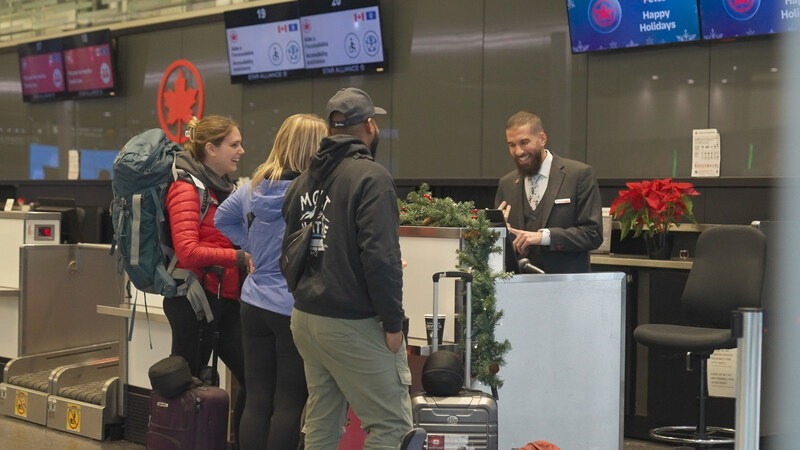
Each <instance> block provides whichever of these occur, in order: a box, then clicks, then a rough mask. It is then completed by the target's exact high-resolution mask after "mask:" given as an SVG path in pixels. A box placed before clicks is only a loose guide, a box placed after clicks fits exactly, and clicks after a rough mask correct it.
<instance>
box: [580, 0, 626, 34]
mask: <svg viewBox="0 0 800 450" xmlns="http://www.w3.org/2000/svg"><path fill="white" fill-rule="evenodd" d="M588 13H589V24H590V25H591V26H592V28H594V30H595V31H597V32H599V33H603V34H608V33H611V32H613V31H614V30H616V29H617V27H618V26H619V24H620V23H621V22H622V7H621V6H620V4H619V1H617V0H593V1H591V2H589V11H588Z"/></svg>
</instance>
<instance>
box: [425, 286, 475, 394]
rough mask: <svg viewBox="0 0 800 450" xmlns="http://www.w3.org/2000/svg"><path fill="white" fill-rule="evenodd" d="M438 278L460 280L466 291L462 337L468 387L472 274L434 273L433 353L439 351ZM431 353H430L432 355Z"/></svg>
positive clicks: (465, 380) (465, 378)
mask: <svg viewBox="0 0 800 450" xmlns="http://www.w3.org/2000/svg"><path fill="white" fill-rule="evenodd" d="M439 278H461V279H462V280H463V281H464V282H465V287H464V289H465V290H466V291H467V305H466V316H467V317H466V320H464V322H466V331H465V333H464V334H465V337H464V387H465V388H469V387H470V381H471V378H472V375H471V373H470V372H471V367H470V365H471V363H472V274H471V273H469V272H436V273H434V274H433V320H434V322H433V329H432V330H431V332H432V333H433V335H432V337H433V352H436V351H438V350H439V326H438V323H437V322H438V320H439ZM433 352H431V353H433Z"/></svg>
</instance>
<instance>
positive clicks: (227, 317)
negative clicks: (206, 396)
mask: <svg viewBox="0 0 800 450" xmlns="http://www.w3.org/2000/svg"><path fill="white" fill-rule="evenodd" d="M206 297H207V298H208V303H209V305H210V306H211V311H212V312H213V314H214V321H213V322H211V323H208V322H206V321H205V320H202V321H199V320H197V316H196V315H195V313H194V310H192V306H191V305H190V304H189V300H188V299H187V298H186V297H172V298H165V299H164V314H165V315H166V316H167V320H168V321H169V326H170V328H171V329H172V355H178V356H183V357H184V358H185V359H186V361H187V362H188V363H189V367H190V368H191V369H192V375H194V376H195V377H197V376H198V375H199V373H200V369H202V368H203V367H204V366H206V365H207V364H208V359H209V358H210V357H211V351H212V348H213V345H214V331H215V330H216V331H219V343H218V348H219V355H218V356H219V359H221V360H222V361H223V362H224V363H225V365H226V366H228V369H230V371H231V373H233V376H234V377H236V381H238V382H239V391H238V393H237V396H236V400H235V405H234V410H233V429H234V433H235V434H236V436H237V437H238V436H239V424H240V422H241V420H242V413H243V411H244V407H245V395H246V390H245V372H244V350H243V348H242V323H241V320H240V318H239V307H240V302H239V300H226V299H218V298H217V296H216V295H212V294H209V293H208V292H206ZM237 440H238V439H237Z"/></svg>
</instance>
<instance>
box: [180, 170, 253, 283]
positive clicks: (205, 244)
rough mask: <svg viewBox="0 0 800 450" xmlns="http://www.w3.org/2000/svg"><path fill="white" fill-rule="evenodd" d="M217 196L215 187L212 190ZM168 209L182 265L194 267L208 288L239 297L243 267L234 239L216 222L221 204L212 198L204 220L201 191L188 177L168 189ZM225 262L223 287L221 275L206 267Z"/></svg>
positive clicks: (213, 195) (188, 267)
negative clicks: (241, 266) (227, 235)
mask: <svg viewBox="0 0 800 450" xmlns="http://www.w3.org/2000/svg"><path fill="white" fill-rule="evenodd" d="M209 192H210V193H211V196H212V197H213V198H214V199H215V200H216V195H215V194H214V192H213V191H209ZM166 203H167V212H168V214H169V226H170V232H171V234H172V245H173V247H174V248H175V254H176V255H178V267H183V268H187V269H190V270H191V271H192V272H194V273H195V275H197V278H198V279H199V280H202V283H203V287H204V288H205V290H206V291H208V292H210V293H212V294H214V295H219V296H220V297H222V298H226V299H239V294H240V291H239V286H240V285H239V268H238V267H237V265H236V258H237V250H236V249H235V248H234V247H233V243H232V242H231V241H230V239H228V238H227V237H225V235H223V234H222V233H220V232H219V230H217V228H216V227H215V226H214V214H215V213H216V212H217V205H216V204H214V202H212V203H211V204H210V205H209V206H208V212H207V213H206V216H205V217H204V218H203V223H199V222H200V195H199V193H198V192H197V188H195V187H194V185H193V184H191V183H189V182H187V181H181V180H178V181H176V182H174V183H172V184H171V185H170V187H169V191H167V199H166ZM209 266H221V267H223V268H224V269H225V271H224V273H223V276H222V286H221V289H220V281H219V275H218V273H217V272H216V271H214V270H206V271H205V272H206V273H205V274H204V273H203V268H206V267H209Z"/></svg>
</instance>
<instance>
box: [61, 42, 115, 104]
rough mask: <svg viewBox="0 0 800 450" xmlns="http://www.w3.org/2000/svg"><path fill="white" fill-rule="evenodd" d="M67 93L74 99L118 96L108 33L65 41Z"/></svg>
mask: <svg viewBox="0 0 800 450" xmlns="http://www.w3.org/2000/svg"><path fill="white" fill-rule="evenodd" d="M63 47H64V67H65V70H66V74H67V92H68V93H69V94H70V96H71V97H73V98H84V97H102V96H109V95H114V94H115V93H116V84H115V76H114V75H115V73H114V58H113V56H114V55H113V47H112V41H111V33H110V31H109V30H100V31H95V32H92V33H83V34H79V35H75V36H70V37H67V38H64V44H63Z"/></svg>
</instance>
